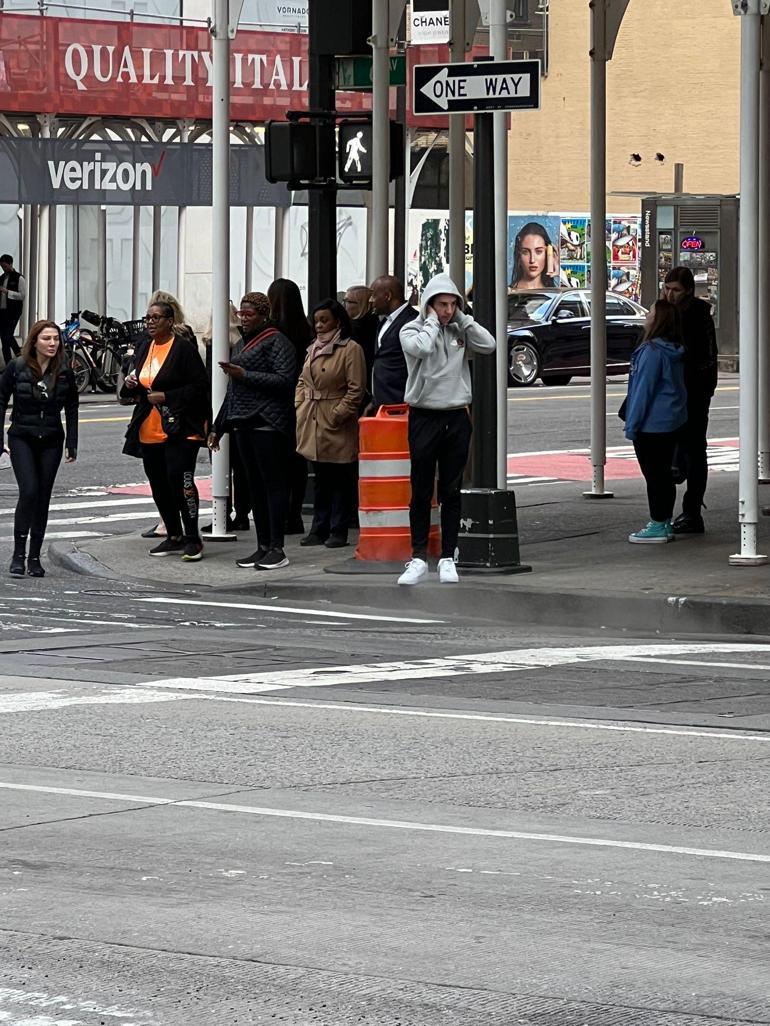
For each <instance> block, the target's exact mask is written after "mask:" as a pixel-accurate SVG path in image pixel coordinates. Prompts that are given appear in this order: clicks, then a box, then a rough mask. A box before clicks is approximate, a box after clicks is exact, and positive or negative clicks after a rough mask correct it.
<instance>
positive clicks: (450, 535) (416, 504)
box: [398, 274, 495, 585]
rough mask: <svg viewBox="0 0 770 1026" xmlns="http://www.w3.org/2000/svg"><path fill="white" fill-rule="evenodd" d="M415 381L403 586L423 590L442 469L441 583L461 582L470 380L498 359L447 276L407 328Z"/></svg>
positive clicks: (410, 386)
mask: <svg viewBox="0 0 770 1026" xmlns="http://www.w3.org/2000/svg"><path fill="white" fill-rule="evenodd" d="M401 348H402V349H403V351H404V356H405V357H406V366H407V371H408V377H407V382H406V391H405V394H404V401H405V402H406V403H408V405H409V454H410V457H411V461H412V501H411V503H410V506H409V523H410V528H411V533H412V559H411V561H410V562H409V563H407V566H406V570H405V571H404V573H402V574H401V576H400V577H399V579H398V583H399V584H408V585H411V584H419V583H420V581H422V580H423V579H424V578H425V577H426V576H427V574H428V562H427V554H428V535H429V532H430V510H431V501H432V499H433V488H434V484H435V479H436V468H437V467H438V500H439V503H440V505H441V559H440V560H439V564H438V574H439V581H440V582H441V583H442V584H456V583H457V570H456V568H455V557H456V552H457V537H458V534H459V532H460V488H461V487H462V480H463V471H464V470H465V464H466V463H467V462H468V449H469V447H470V441H471V431H472V428H471V415H470V409H469V407H470V403H471V374H470V366H469V361H470V359H471V357H472V356H473V355H474V354H476V353H493V352H494V351H495V340H494V338H493V337H492V335H490V333H489V332H488V331H487V330H486V328H482V327H481V325H480V324H477V323H476V322H475V321H474V319H473V318H472V317H471V316H470V314H467V313H465V309H464V303H463V298H462V295H461V293H460V290H459V289H458V288H457V286H456V285H455V284H454V282H453V281H452V279H451V278H450V277H449V275H447V274H437V275H436V277H435V278H432V279H431V280H430V281H429V282H428V284H427V286H426V288H425V291H424V292H423V295H422V305H421V308H420V316H419V317H417V318H416V319H415V320H413V321H410V322H409V323H408V324H405V325H404V327H403V328H402V329H401Z"/></svg>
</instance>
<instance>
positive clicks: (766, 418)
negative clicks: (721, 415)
mask: <svg viewBox="0 0 770 1026" xmlns="http://www.w3.org/2000/svg"><path fill="white" fill-rule="evenodd" d="M759 88H760V100H759V111H760V114H759V154H760V156H759V175H760V178H759V252H760V253H767V247H768V246H770V20H768V18H767V17H766V16H765V17H763V18H762V71H761V72H760V76H759ZM757 263H758V266H759V275H760V281H759V374H758V376H757V377H758V381H759V480H760V483H762V484H770V380H769V379H768V376H769V375H770V261H767V260H758V261H757Z"/></svg>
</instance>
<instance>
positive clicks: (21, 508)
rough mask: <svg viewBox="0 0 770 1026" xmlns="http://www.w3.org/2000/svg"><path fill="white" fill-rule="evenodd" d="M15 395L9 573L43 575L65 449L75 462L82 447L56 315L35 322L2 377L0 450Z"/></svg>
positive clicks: (68, 458)
mask: <svg viewBox="0 0 770 1026" xmlns="http://www.w3.org/2000/svg"><path fill="white" fill-rule="evenodd" d="M11 399H13V408H12V412H11V426H10V428H9V429H8V442H9V445H10V456H11V466H12V467H13V472H14V475H15V477H16V481H17V483H18V486H19V501H18V503H17V504H16V515H15V518H14V523H13V558H12V560H11V566H10V573H11V574H12V576H14V577H23V576H24V572H25V570H26V572H27V573H28V574H29V576H30V577H44V576H45V570H44V569H43V567H42V566H41V563H40V549H41V547H42V544H43V538H44V537H45V529H46V525H47V523H48V507H49V505H50V502H51V493H52V492H53V486H54V482H55V480H56V474H57V472H58V470H59V465H60V464H61V459H62V454H63V449H65V448H66V452H67V456H66V461H67V463H74V462H75V459H76V457H77V448H78V390H77V387H76V385H75V378H74V375H73V374H72V371H71V370H70V369H69V368H68V367H67V366H66V365H65V360H64V352H63V348H62V339H61V332H60V331H59V328H58V326H57V325H56V324H55V323H54V321H37V323H35V324H33V325H32V327H31V329H30V332H29V335H28V336H27V341H26V342H25V343H24V346H23V348H22V350H21V355H20V356H18V357H16V359H14V360H12V361H11V362H10V363H9V364H8V366H7V367H6V368H5V371H4V372H3V377H2V379H0V453H2V452H5V441H4V439H3V426H4V424H5V413H6V410H7V408H8V404H9V402H10V401H11ZM62 410H64V415H65V419H66V424H67V430H66V435H65V432H64V429H63V428H62V422H61V414H62ZM28 536H29V557H27V537H28Z"/></svg>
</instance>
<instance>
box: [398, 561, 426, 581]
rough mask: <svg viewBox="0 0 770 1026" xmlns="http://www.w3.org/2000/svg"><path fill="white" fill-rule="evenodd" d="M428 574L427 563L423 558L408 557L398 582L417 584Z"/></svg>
mask: <svg viewBox="0 0 770 1026" xmlns="http://www.w3.org/2000/svg"><path fill="white" fill-rule="evenodd" d="M427 576H428V564H427V563H426V562H425V560H424V559H417V558H416V557H415V558H414V559H410V560H409V562H408V563H407V564H406V570H404V572H403V573H402V574H401V576H400V577H399V579H398V583H399V584H408V585H412V584H419V583H420V581H423V580H425V578H426V577H427Z"/></svg>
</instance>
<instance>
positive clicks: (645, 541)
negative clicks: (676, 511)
mask: <svg viewBox="0 0 770 1026" xmlns="http://www.w3.org/2000/svg"><path fill="white" fill-rule="evenodd" d="M628 540H629V541H630V542H632V543H633V544H634V545H665V544H666V542H667V541H669V534H668V531H667V530H666V521H665V520H651V521H650V522H649V523H648V524H647V526H646V527H643V528H642V529H641V531H634V533H633V534H629V536H628Z"/></svg>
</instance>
